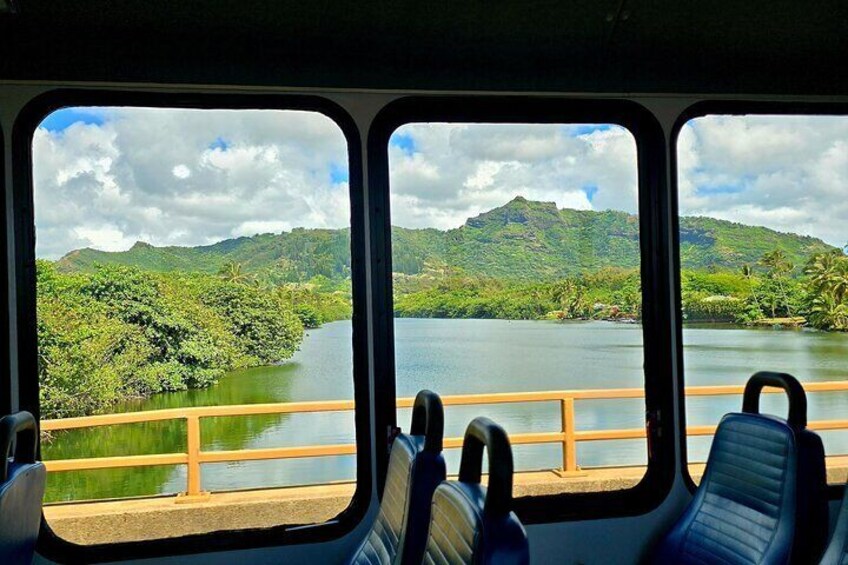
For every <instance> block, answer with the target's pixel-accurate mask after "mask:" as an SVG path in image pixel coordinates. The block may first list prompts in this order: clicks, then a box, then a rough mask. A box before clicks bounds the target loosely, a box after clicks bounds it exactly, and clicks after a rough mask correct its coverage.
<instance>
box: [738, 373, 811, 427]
mask: <svg viewBox="0 0 848 565" xmlns="http://www.w3.org/2000/svg"><path fill="white" fill-rule="evenodd" d="M767 386H772V387H775V388H782V389H783V390H784V391H786V396H788V397H789V416H788V418H787V419H786V421H787V422H788V423H789V425H790V426H791V427H792V428H794V429H795V430H802V429H804V428H806V427H807V395H806V393H804V387H803V386H801V383H799V382H798V380H797V379H796V378H795V377H793V376H792V375H789V374H787V373H772V372H770V371H760V372H759V373H755V374H754V375H753V376H751V378H750V379H748V383H747V384H746V385H745V393H744V395H743V397H742V412H746V413H748V414H759V413H760V393H762V391H763V388H764V387H767Z"/></svg>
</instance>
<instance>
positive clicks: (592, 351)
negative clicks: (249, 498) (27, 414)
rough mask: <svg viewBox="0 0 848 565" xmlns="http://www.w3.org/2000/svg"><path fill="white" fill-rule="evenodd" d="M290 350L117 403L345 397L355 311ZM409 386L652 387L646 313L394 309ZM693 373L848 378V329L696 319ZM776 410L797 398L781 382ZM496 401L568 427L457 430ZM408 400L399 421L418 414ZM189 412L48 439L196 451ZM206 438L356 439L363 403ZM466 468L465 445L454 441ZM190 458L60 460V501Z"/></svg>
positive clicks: (211, 475) (618, 414)
mask: <svg viewBox="0 0 848 565" xmlns="http://www.w3.org/2000/svg"><path fill="white" fill-rule="evenodd" d="M308 334H309V335H308V336H307V337H306V338H305V339H304V342H303V345H302V347H301V349H300V351H298V352H297V353H296V354H295V356H294V357H293V358H292V359H291V360H290V361H288V362H286V363H284V364H282V365H280V366H273V367H259V368H254V369H246V370H239V371H233V372H231V373H229V374H228V375H226V376H225V377H224V378H222V379H221V381H220V382H219V383H218V384H217V385H216V386H214V387H211V388H209V389H205V390H191V391H185V392H175V393H167V394H159V395H156V396H154V397H151V398H148V399H145V400H140V401H133V402H127V403H124V404H122V405H121V406H119V407H117V408H116V409H115V410H114V411H116V412H123V411H140V410H156V409H161V408H173V407H180V406H208V405H225V404H250V403H260V402H261V403H264V402H294V401H306V400H330V399H333V400H336V399H350V398H352V397H353V383H352V377H351V375H352V369H351V366H352V360H351V327H350V322H334V323H331V324H326V325H325V326H324V327H322V328H319V329H316V330H309V332H308ZM395 334H396V364H397V388H398V394H399V395H400V396H413V395H414V394H415V393H416V392H417V391H418V390H419V389H421V388H425V387H426V388H430V389H432V390H434V391H436V392H439V393H440V394H445V395H447V394H462V393H483V392H517V391H534V390H552V389H580V388H608V387H641V386H642V380H643V376H642V368H641V367H642V332H641V328H640V327H639V326H638V325H628V324H616V323H611V322H566V323H557V322H533V321H504V320H429V319H428V320H424V319H399V320H396V321H395ZM684 343H685V366H686V379H687V385H707V384H742V383H744V382H745V379H746V378H747V376H749V375H750V374H751V373H752V372H754V371H756V370H762V369H772V370H780V371H785V372H790V373H793V374H794V375H796V376H797V377H798V378H799V379H800V380H802V381H809V382H812V381H826V380H841V379H848V335H845V334H832V333H824V332H813V331H797V330H773V329H748V328H738V327H732V326H719V325H690V326H687V328H686V329H685V330H684ZM809 400H810V408H809V414H810V419H811V420H813V419H831V418H843V417H844V416H845V414H846V410H848V393H828V394H812V395H810V396H809ZM740 405H741V399H740V398H739V397H712V398H707V397H703V398H693V399H689V401H688V402H687V417H688V421H689V423H690V424H696V425H697V424H715V423H716V422H717V421H718V418H719V417H720V416H721V414H723V413H724V412H727V411H731V410H738V409H739V407H740ZM763 408H764V409H770V410H785V401H784V400H783V399H782V398H780V396H779V395H770V396H769V398H768V400H767V401H765V402H764V405H763ZM480 414H485V415H487V416H490V417H492V418H494V419H495V420H496V421H498V422H499V423H501V424H502V425H503V426H504V427H505V428H506V429H507V431H509V432H512V433H515V432H531V431H556V430H557V429H558V426H559V408H558V406H556V404H555V403H534V404H515V405H501V406H474V407H450V408H448V409H447V414H446V435H448V436H461V435H462V431H463V429H464V427H465V425H466V424H467V422H468V421H469V420H470V419H471V418H473V417H474V416H477V415H480ZM575 414H576V426H577V428H578V429H585V430H589V429H610V428H638V427H641V426H643V421H644V416H643V414H644V403H643V401H642V400H586V401H578V402H577V405H576V411H575ZM408 421H409V411H408V410H407V411H401V413H400V415H399V422H400V423H401V425H402V426H404V427H406V426H408ZM184 426H185V424H184V423H183V422H179V421H171V422H156V423H147V424H132V425H122V426H108V427H103V428H96V429H81V430H73V431H69V432H62V433H57V434H56V435H55V437H54V439H53V440H52V441H51V442H50V443H49V444H45V445H44V447H43V454H44V458H45V459H48V460H49V459H62V458H76V457H104V456H122V455H135V454H146V453H164V452H180V451H185V449H186V446H185V428H184ZM201 433H202V439H203V441H202V449H204V450H220V449H253V448H263V447H278V446H297V445H314V444H327V443H352V442H353V439H354V438H353V415H352V413H325V414H291V415H266V416H251V417H238V418H217V419H211V418H210V419H205V420H203V421H202V423H201ZM823 437H824V439H825V443H826V446H827V449H828V452H830V453H848V433H845V432H830V433H828V434H823ZM708 445H709V439H708V438H694V439H693V440H691V442H690V458H691V459H692V460H703V459H704V457H705V455H706V450H707V449H708ZM560 457H561V454H560V448H559V446H557V445H537V446H517V447H516V448H515V459H516V468H517V469H523V470H529V469H544V468H555V467H558V466H559V465H560ZM447 459H448V464H449V470H451V469H452V470H454V471H455V470H456V467H457V465H458V452H457V451H456V450H454V451H451V452H448V453H447ZM644 461H645V441H644V440H632V441H624V440H622V441H607V442H592V443H581V444H579V445H578V463H579V464H580V465H582V466H586V467H591V466H601V465H628V464H639V463H644ZM354 476H355V459H354V457H353V456H340V457H323V458H312V459H300V460H283V461H259V462H244V463H221V464H207V465H204V466H203V474H202V478H203V483H202V487H203V488H204V489H206V490H229V489H241V488H255V487H270V486H283V485H294V484H320V483H324V482H328V481H339V480H346V479H352V478H353V477H354ZM185 482H186V481H185V468H184V467H182V466H163V467H142V468H128V469H104V470H96V471H80V472H62V473H50V474H49V478H48V492H47V495H46V500H47V501H58V500H86V499H98V498H111V497H124V496H137V495H149V494H161V493H175V492H180V491H182V490H185Z"/></svg>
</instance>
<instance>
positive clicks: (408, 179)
mask: <svg viewBox="0 0 848 565" xmlns="http://www.w3.org/2000/svg"><path fill="white" fill-rule="evenodd" d="M583 129H584V130H585V133H583V134H579V132H578V130H576V129H575V128H571V127H563V126H560V125H549V124H411V125H406V126H403V127H401V128H399V129H398V131H397V132H395V136H397V137H395V139H396V140H398V139H401V140H403V143H398V142H396V143H394V144H391V145H390V147H389V158H390V169H391V171H390V183H391V191H392V223H394V224H396V225H401V226H406V227H437V228H441V229H446V228H455V227H457V226H460V225H462V224H463V223H464V222H465V220H466V219H467V218H469V217H471V216H476V215H477V214H479V213H481V212H485V211H487V210H490V209H492V208H495V207H497V206H502V205H503V204H505V203H506V202H508V201H509V200H512V199H513V198H514V197H515V196H518V195H521V196H524V197H525V198H528V199H531V200H543V201H553V202H556V203H557V205H558V206H559V207H560V208H579V209H593V208H594V209H616V210H626V211H628V212H635V211H636V208H637V185H636V178H637V171H636V145H635V141H634V139H633V137H632V136H631V135H630V133H629V132H628V131H627V130H625V129H623V128H620V127H609V128H591V127H589V128H583Z"/></svg>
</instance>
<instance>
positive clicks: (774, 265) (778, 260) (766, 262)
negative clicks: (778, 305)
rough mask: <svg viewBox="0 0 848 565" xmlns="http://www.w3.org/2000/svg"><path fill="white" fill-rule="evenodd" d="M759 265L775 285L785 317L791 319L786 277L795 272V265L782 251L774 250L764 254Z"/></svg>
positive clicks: (773, 313)
mask: <svg viewBox="0 0 848 565" xmlns="http://www.w3.org/2000/svg"><path fill="white" fill-rule="evenodd" d="M759 263H760V265H762V266H763V267H766V268H767V269H768V270H769V271H768V276H769V278H771V279H772V280H774V282H775V283H776V284H777V288H778V290H779V291H780V294H781V295H782V298H783V304H784V306H785V307H786V315H787V316H789V317H792V306H791V305H790V304H789V295H788V293H787V292H786V277H788V276H789V274H790V273H791V272H792V271H793V270H795V265H793V264H792V262H791V261H789V258H787V257H786V253H784V252H783V250H782V249H775V250H774V251H772V252H770V253H766V254H765V255H763V256H762V258H761V259H760V261H759ZM774 315H775V312H774V306H772V317H774Z"/></svg>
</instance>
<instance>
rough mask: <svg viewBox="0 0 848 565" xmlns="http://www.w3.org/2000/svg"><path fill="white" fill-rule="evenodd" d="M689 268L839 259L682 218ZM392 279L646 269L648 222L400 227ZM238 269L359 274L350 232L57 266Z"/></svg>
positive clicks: (761, 231) (483, 217)
mask: <svg viewBox="0 0 848 565" xmlns="http://www.w3.org/2000/svg"><path fill="white" fill-rule="evenodd" d="M680 244H681V258H682V262H683V268H684V269H706V268H713V269H715V268H726V269H738V268H741V267H742V266H743V265H756V263H757V261H759V259H760V258H761V257H762V256H763V254H765V253H767V252H769V251H772V250H774V249H781V250H782V251H783V252H784V253H785V254H786V256H787V258H788V260H789V261H791V262H792V263H793V264H795V265H800V264H803V263H804V262H805V261H806V260H807V259H808V258H809V256H811V255H813V254H816V253H822V252H826V251H830V250H832V249H834V248H833V247H831V246H829V245H827V244H825V243H824V242H823V241H821V240H819V239H815V238H811V237H805V236H799V235H795V234H787V233H780V232H776V231H773V230H770V229H768V228H763V227H754V226H745V225H742V224H736V223H732V222H726V221H723V220H715V219H711V218H695V217H693V218H681V242H680ZM392 247H393V261H394V264H393V270H394V271H395V272H398V273H404V274H408V275H414V274H419V273H422V272H423V271H424V270H425V264H430V265H432V264H443V265H446V266H448V267H451V268H458V269H461V270H462V271H464V272H465V273H467V274H469V275H474V276H486V277H495V278H501V279H510V280H526V281H538V280H540V279H542V280H554V279H557V278H561V277H565V276H572V275H577V274H580V273H591V272H595V271H597V270H599V269H601V268H604V267H616V268H633V267H637V266H638V265H639V220H638V217H636V216H634V215H630V214H626V213H624V212H613V211H604V212H595V211H588V210H586V211H584V210H571V209H563V210H558V209H557V207H556V205H555V204H554V203H553V202H533V201H529V200H526V199H524V198H522V197H517V198H515V199H513V200H512V201H510V202H508V203H507V204H505V205H504V206H501V207H499V208H495V209H494V210H490V211H489V212H486V213H483V214H480V215H479V216H476V217H474V218H470V219H468V220H467V221H466V222H465V224H464V225H463V226H461V227H459V228H456V229H452V230H447V231H439V230H435V229H418V230H413V229H405V228H398V227H395V228H392ZM227 263H237V264H239V265H240V266H241V268H242V269H243V271H244V272H245V273H250V274H253V275H255V276H257V277H259V278H260V279H264V280H268V281H270V282H302V281H306V280H309V279H311V278H313V277H315V276H321V277H326V278H329V279H333V280H342V279H346V278H348V277H349V275H350V232H349V230H347V229H341V230H324V229H314V230H308V229H303V228H297V229H294V230H292V231H291V232H284V233H280V234H260V235H255V236H253V237H242V238H238V239H230V240H226V241H222V242H219V243H216V244H214V245H208V246H202V247H154V246H151V245H149V244H146V243H141V242H139V243H136V244H135V245H134V246H133V247H132V248H131V249H130V250H128V251H124V252H118V253H109V252H105V251H97V250H93V249H80V250H77V251H72V252H71V253H68V254H67V255H66V256H65V257H63V258H62V259H61V260H59V261H58V262H57V268H58V269H59V270H61V271H77V270H82V271H90V270H92V269H94V267H95V265H97V264H121V265H133V266H137V267H140V268H142V269H146V270H151V271H164V272H170V271H184V272H193V271H196V272H206V273H216V272H218V271H219V270H220V269H221V268H222V266H224V265H225V264H227Z"/></svg>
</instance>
